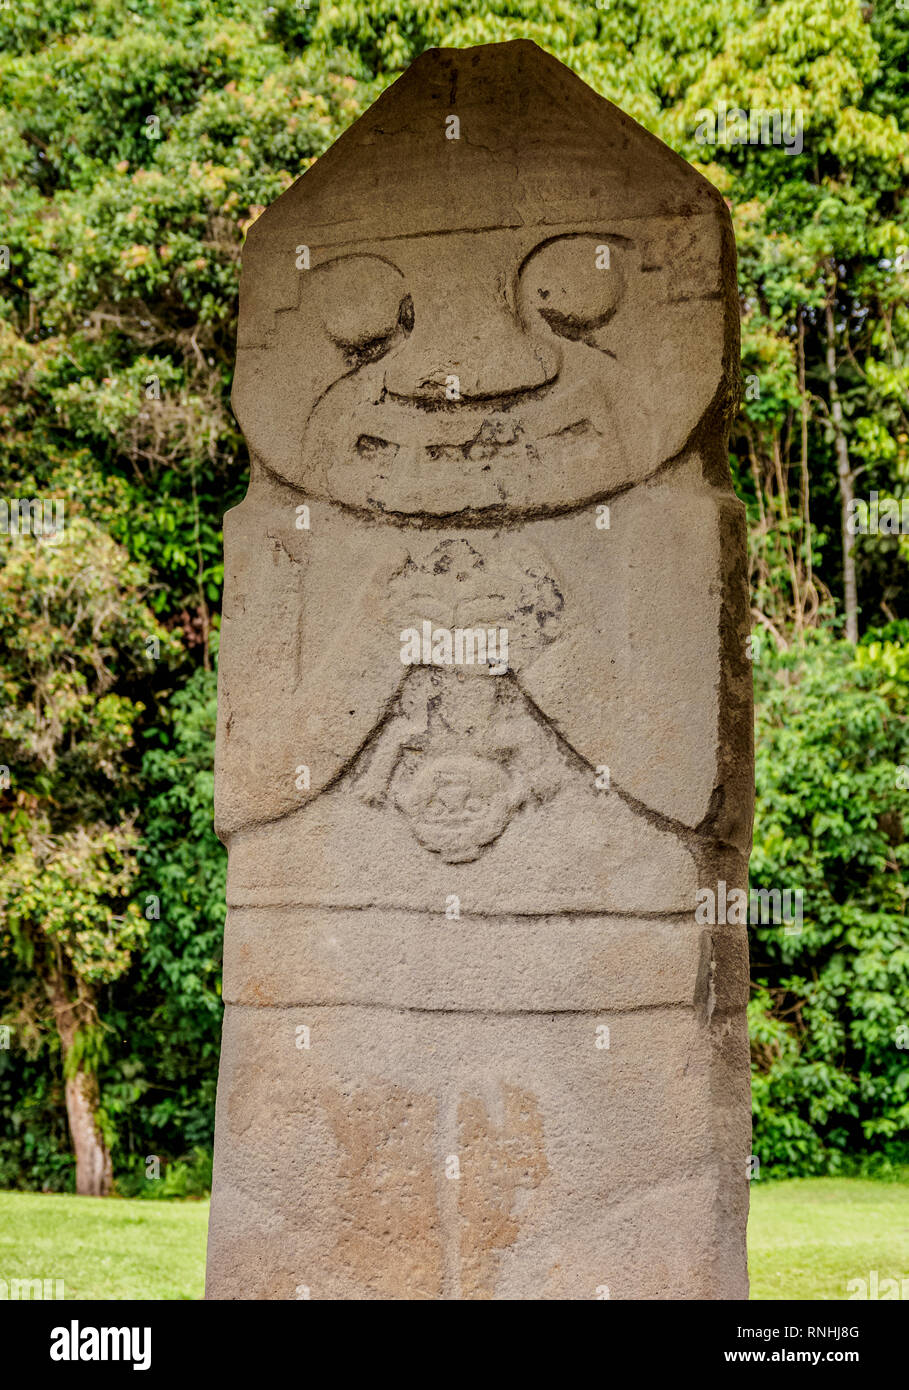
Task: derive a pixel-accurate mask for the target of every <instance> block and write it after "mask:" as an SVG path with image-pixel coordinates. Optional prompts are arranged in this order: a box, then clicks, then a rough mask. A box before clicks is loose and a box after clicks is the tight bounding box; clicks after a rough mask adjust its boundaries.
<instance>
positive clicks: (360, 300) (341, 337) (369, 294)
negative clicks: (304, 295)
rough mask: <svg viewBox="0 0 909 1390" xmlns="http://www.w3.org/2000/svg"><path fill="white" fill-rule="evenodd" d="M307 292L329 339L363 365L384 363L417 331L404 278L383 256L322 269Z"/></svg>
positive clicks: (348, 259) (331, 263) (313, 276)
mask: <svg viewBox="0 0 909 1390" xmlns="http://www.w3.org/2000/svg"><path fill="white" fill-rule="evenodd" d="M307 292H308V294H309V296H310V297H311V298H310V302H311V303H312V304H313V305H314V307H315V309H316V312H317V313H318V315H319V317H320V318H321V320H322V322H323V324H324V325H325V329H326V332H327V333H328V336H329V337H330V338H332V339H333V340H334V342H336V343H337V344H338V346H339V347H340V348H341V349H342V350H343V351H344V352H345V353H346V354H347V355H348V356H349V357H352V358H354V359H356V360H357V361H360V362H367V361H372V360H373V359H374V358H376V357H381V356H382V355H383V353H385V352H387V351H388V349H389V347H390V346H391V343H392V341H393V339H394V338H395V337H396V336H397V335H398V334H399V333H409V332H410V330H411V328H412V327H413V304H412V302H411V298H410V295H409V294H407V293H406V291H405V288H404V277H403V275H402V274H401V272H400V270H398V268H397V267H396V266H393V265H390V264H389V262H388V261H383V260H381V259H380V258H379V257H378V256H344V257H342V258H341V259H339V260H336V261H328V262H326V263H325V264H324V265H321V266H317V267H316V269H315V270H313V271H311V272H310V275H309V280H308V283H307Z"/></svg>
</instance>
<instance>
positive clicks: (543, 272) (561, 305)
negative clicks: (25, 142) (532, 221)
mask: <svg viewBox="0 0 909 1390" xmlns="http://www.w3.org/2000/svg"><path fill="white" fill-rule="evenodd" d="M623 251H624V246H623V244H619V243H616V242H615V241H613V242H612V243H610V241H609V239H608V238H607V237H605V236H603V237H595V236H587V235H583V234H582V235H576V236H563V237H557V238H555V240H553V241H547V242H545V243H544V244H543V245H542V246H540V247H538V248H537V250H536V251H533V252H532V253H531V254H530V256H529V257H528V258H527V260H526V261H525V262H524V265H523V267H522V268H521V279H520V288H519V295H520V304H521V310H522V313H523V314H524V317H525V321H527V322H529V321H530V319H531V318H532V316H534V315H539V316H540V318H542V319H544V320H545V322H546V323H547V324H548V325H549V327H550V328H551V329H552V331H553V333H558V334H559V336H560V337H562V338H569V339H572V340H574V341H579V340H583V341H589V340H590V338H591V336H592V335H593V334H595V333H596V332H597V331H598V330H599V329H600V328H603V327H605V325H606V324H607V323H608V322H609V320H610V319H611V318H612V316H613V314H614V313H615V311H616V307H617V305H618V303H619V300H620V298H621V295H622V287H623V277H622V270H621V260H622V256H623ZM592 346H599V344H596V343H594V344H592Z"/></svg>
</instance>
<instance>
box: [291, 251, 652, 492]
mask: <svg viewBox="0 0 909 1390" xmlns="http://www.w3.org/2000/svg"><path fill="white" fill-rule="evenodd" d="M459 240H461V241H467V242H469V241H470V240H471V239H470V238H462V239H459V238H455V241H456V242H457V241H459ZM472 240H473V242H476V241H477V238H473V239H472ZM494 240H495V242H496V248H495V254H490V247H489V245H488V243H487V244H486V245H485V246H484V248H483V250H482V252H481V253H479V254H477V253H478V250H479V248H477V247H471V246H469V245H466V246H461V247H457V246H453V245H452V243H451V239H450V238H446V239H443V238H428V239H426V241H425V242H423V243H422V244H420V245H419V246H418V245H415V244H414V243H410V242H406V241H402V242H400V243H399V244H398V246H397V247H395V248H394V255H395V261H394V263H393V264H392V262H391V261H390V260H388V259H384V258H380V257H378V256H368V255H353V256H348V257H344V258H341V259H336V260H333V261H330V262H328V263H327V264H325V265H323V266H320V267H318V268H317V269H315V270H314V271H313V272H312V275H311V280H310V281H309V283H308V286H307V287H306V288H308V290H309V294H310V308H311V311H312V312H313V314H314V316H318V319H319V327H320V328H321V329H322V330H324V332H325V333H326V334H327V336H328V337H329V339H330V340H331V343H332V346H333V347H334V349H335V350H336V351H338V352H340V353H342V354H343V355H344V357H345V359H346V362H345V367H346V370H345V371H344V374H343V375H340V376H339V377H338V379H337V380H336V381H335V382H334V383H333V384H332V385H331V386H329V387H328V388H327V390H326V391H325V392H324V394H323V395H322V396H321V397H320V399H319V401H318V403H317V405H316V406H315V408H314V410H313V412H312V414H311V416H310V418H309V421H308V423H307V427H306V431H305V434H304V439H303V454H304V456H305V457H312V458H318V459H319V460H320V482H321V487H322V488H323V489H324V491H325V493H326V495H327V496H330V497H331V498H333V499H334V500H336V501H339V502H344V503H347V504H349V505H353V506H356V505H361V506H362V505H363V504H364V503H365V504H366V505H367V506H369V507H372V508H374V509H376V510H380V511H387V512H398V513H404V514H408V513H417V512H423V511H427V510H428V511H432V512H444V511H446V510H460V509H461V508H466V509H470V510H475V511H485V510H487V509H489V508H500V507H502V506H503V504H506V503H509V502H510V503H511V504H512V505H532V503H533V501H534V499H535V492H536V490H537V489H538V486H539V480H540V479H541V478H543V477H546V476H548V477H550V478H552V477H553V476H558V473H559V471H560V470H565V469H567V471H568V473H569V474H570V475H571V476H572V477H573V478H574V479H575V480H576V483H578V482H581V480H582V479H584V478H586V480H587V481H586V483H583V484H582V485H583V486H586V487H587V488H589V490H591V491H595V490H596V486H597V469H598V461H599V458H600V454H601V451H602V448H603V442H604V440H605V439H606V438H608V436H609V434H610V432H613V433H614V430H615V425H614V423H611V422H610V405H611V396H612V393H613V392H614V390H615V372H614V371H610V367H611V365H612V361H613V360H614V359H613V358H612V357H611V355H610V349H609V347H608V340H609V325H610V323H611V321H612V319H613V317H614V316H615V314H616V312H617V310H618V309H619V305H620V302H621V299H622V281H623V271H622V267H621V262H622V260H623V259H624V258H626V257H627V258H628V259H630V258H631V256H632V254H633V253H632V250H631V248H630V246H628V245H627V244H625V243H623V244H622V247H621V250H620V249H619V245H618V243H616V242H615V240H613V244H612V246H611V247H610V248H609V250H608V256H609V261H610V264H609V267H608V268H606V267H605V266H604V267H603V268H602V269H597V258H598V250H597V248H598V247H599V246H602V247H605V246H606V245H607V243H606V242H605V241H604V240H603V239H602V238H598V237H597V236H595V235H589V236H585V235H581V234H578V235H572V236H561V237H555V238H552V239H549V240H546V241H544V242H543V243H542V244H540V245H539V246H537V247H536V248H534V249H533V250H532V251H531V252H530V254H529V255H527V256H522V254H521V253H522V251H523V246H522V245H521V242H520V240H519V239H518V238H517V237H515V236H513V235H510V234H506V235H499V236H498V237H496V238H494ZM606 256H607V252H606V251H605V250H601V251H600V252H599V257H600V259H601V260H602V261H605V259H606ZM317 331H318V330H317ZM612 405H614V402H612Z"/></svg>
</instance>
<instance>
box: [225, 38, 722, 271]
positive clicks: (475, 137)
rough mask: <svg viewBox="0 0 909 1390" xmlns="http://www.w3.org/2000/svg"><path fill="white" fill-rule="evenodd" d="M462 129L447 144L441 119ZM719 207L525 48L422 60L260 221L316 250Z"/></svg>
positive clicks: (537, 52)
mask: <svg viewBox="0 0 909 1390" xmlns="http://www.w3.org/2000/svg"><path fill="white" fill-rule="evenodd" d="M451 116H454V117H456V118H457V120H458V122H459V132H458V138H456V139H455V138H451V137H450V135H449V133H448V132H449V130H450V128H451V127H450V122H449V120H448V118H449V117H451ZM719 209H723V211H724V212H725V209H724V208H723V203H722V198H721V196H720V194H719V193H718V191H717V190H716V189H715V188H714V187H713V186H712V185H711V184H710V183H709V182H708V181H707V180H706V179H705V178H704V177H703V176H702V175H700V174H699V173H697V171H696V170H694V169H692V168H691V166H690V165H688V164H686V162H685V161H684V160H683V159H682V158H681V157H680V156H679V155H677V154H676V153H675V152H674V151H673V150H671V149H669V147H668V146H667V145H664V144H663V142H662V141H661V140H658V139H657V138H656V136H654V135H651V134H650V132H649V131H647V130H645V129H644V127H643V126H641V125H638V123H637V122H636V121H633V120H632V119H631V117H629V116H626V115H625V114H624V112H622V111H620V110H619V108H618V107H617V106H614V105H613V104H612V102H610V101H606V100H605V99H604V98H603V97H601V96H598V95H597V93H596V92H594V91H593V89H592V88H591V87H589V86H588V85H587V84H586V83H585V82H583V81H582V80H581V78H579V77H578V76H576V74H575V73H573V72H572V71H571V69H570V68H568V67H566V66H565V65H564V63H561V62H559V61H558V59H556V58H553V57H552V56H551V55H550V54H548V53H545V52H544V51H543V49H541V48H539V47H538V45H537V44H535V43H532V42H530V41H529V40H525V39H518V40H514V41H511V42H509V43H493V44H483V45H481V46H479V47H476V48H465V49H456V48H434V49H430V50H428V51H427V52H425V53H423V54H421V55H420V57H419V58H417V59H416V60H415V61H414V62H413V63H412V64H411V66H410V67H409V68H408V69H407V71H406V72H405V73H404V74H403V75H402V76H401V77H399V78H398V80H397V81H396V82H395V83H393V84H392V86H391V87H389V88H388V89H387V90H386V91H385V92H384V93H383V94H382V96H380V97H379V99H378V100H377V101H376V102H375V104H374V105H373V106H371V107H370V109H369V110H368V111H367V112H366V113H365V114H364V115H363V116H361V117H360V119H359V120H358V121H356V122H355V123H354V125H352V126H351V127H350V129H349V130H347V131H346V132H345V133H344V134H343V135H342V136H341V137H340V139H339V140H337V141H336V142H335V144H334V145H332V146H331V148H330V149H329V150H328V151H327V152H326V153H325V154H323V155H322V156H321V158H320V159H319V160H318V162H317V163H316V164H314V165H313V166H312V167H311V168H310V169H308V170H307V172H306V173H305V174H303V175H302V177H301V178H299V179H298V180H297V181H296V183H294V184H293V185H292V187H290V188H289V189H288V190H287V192H286V193H284V194H283V195H282V196H281V197H280V198H278V199H277V201H276V202H275V203H273V204H272V205H271V207H269V208H268V210H267V211H266V212H265V213H264V214H263V215H262V217H260V218H259V220H258V222H257V223H256V224H255V226H254V227H253V228H252V229H251V232H250V240H251V242H252V243H253V244H254V245H255V244H258V243H260V242H272V241H273V240H277V241H282V242H283V241H287V240H289V239H290V238H291V237H295V236H299V237H301V238H302V237H303V236H304V233H305V236H306V237H307V238H309V239H310V240H311V241H315V242H318V243H319V244H321V245H327V244H340V243H344V242H350V241H360V240H369V241H375V240H378V239H384V238H394V237H399V236H413V235H418V234H420V233H429V234H432V233H438V232H442V231H446V232H447V231H458V230H478V229H481V228H486V227H490V228H492V227H510V226H522V225H530V224H534V225H546V224H547V223H552V224H564V223H565V222H566V221H571V220H573V219H574V218H581V219H583V220H584V221H590V220H591V219H593V220H595V219H597V218H608V219H609V220H610V221H613V222H615V221H617V220H624V219H636V218H650V217H664V216H669V217H675V216H690V215H693V214H698V213H711V212H714V213H715V212H717V211H718V210H719Z"/></svg>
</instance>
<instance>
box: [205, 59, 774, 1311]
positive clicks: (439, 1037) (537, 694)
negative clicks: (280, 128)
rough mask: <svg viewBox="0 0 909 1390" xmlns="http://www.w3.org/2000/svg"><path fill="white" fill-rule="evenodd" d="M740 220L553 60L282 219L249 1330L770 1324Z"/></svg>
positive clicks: (251, 703) (222, 1182)
mask: <svg viewBox="0 0 909 1390" xmlns="http://www.w3.org/2000/svg"><path fill="white" fill-rule="evenodd" d="M737 349H738V305H737V294H736V281H735V252H734V246H733V241H732V232H731V226H730V219H729V216H728V213H727V210H726V208H725V205H724V203H723V200H722V198H721V197H720V196H719V194H718V193H717V192H716V190H715V189H714V188H713V187H712V186H711V185H710V184H708V183H707V182H706V181H705V180H704V179H703V178H702V177H701V176H700V175H699V174H697V173H696V172H695V171H694V170H693V169H691V168H690V167H689V166H688V165H687V164H686V163H685V162H684V161H683V160H682V159H681V158H679V157H678V156H677V155H675V154H674V153H673V152H672V151H670V150H669V149H668V148H666V147H665V146H664V145H663V144H661V143H660V141H658V140H657V139H655V138H654V137H653V136H651V135H649V134H648V133H647V132H646V131H645V130H643V129H642V128H641V127H640V126H638V125H636V124H635V123H634V122H633V121H631V120H630V119H629V118H628V117H627V116H625V115H623V114H622V112H621V111H619V110H618V109H617V108H616V107H614V106H612V105H611V104H610V103H609V102H607V101H604V100H603V99H602V98H600V97H599V96H597V95H596V94H595V93H594V92H592V91H591V90H590V89H589V88H588V87H587V86H586V85H585V84H584V83H583V82H581V81H580V80H579V79H578V78H577V77H575V76H574V75H573V74H572V73H571V72H570V71H569V70H568V69H567V68H565V67H564V66H562V65H561V64H560V63H559V62H557V61H556V60H555V59H554V58H551V57H549V56H548V55H547V54H545V53H543V52H542V51H541V50H540V49H539V48H537V47H536V46H535V45H534V44H532V43H527V42H516V43H506V44H493V45H489V46H484V47H481V48H475V49H466V50H434V51H432V52H428V53H425V54H423V55H422V57H420V58H419V59H417V61H416V62H415V63H414V64H413V65H412V67H411V68H410V69H409V70H408V71H407V72H406V73H405V74H404V76H403V77H401V78H400V80H399V81H398V82H396V83H395V84H394V86H392V87H391V88H390V89H389V90H388V91H386V92H385V94H384V95H383V96H382V97H380V98H379V100H378V101H377V102H376V103H375V105H374V106H373V107H372V108H371V109H370V110H369V111H367V113H366V114H365V115H364V116H363V117H362V119H361V120H359V121H358V122H357V123H356V124H355V125H354V126H353V127H352V128H351V129H350V130H349V131H347V133H346V134H345V135H343V136H342V137H341V139H340V140H339V141H338V142H337V143H336V144H335V145H334V146H332V148H331V149H330V150H329V151H328V152H327V153H326V154H325V155H323V156H322V158H321V159H320V160H318V161H317V163H316V164H315V165H314V166H313V167H312V168H311V169H309V170H308V171H307V172H306V173H305V174H304V175H303V177H302V178H301V179H299V180H298V181H297V182H296V183H295V184H294V185H293V187H292V188H290V189H289V190H288V191H287V192H286V193H285V194H283V195H282V197H280V198H279V199H278V200H277V202H275V203H274V204H273V205H272V206H271V207H270V208H269V209H267V211H266V212H265V213H264V214H263V215H262V216H261V217H260V218H259V220H258V221H257V222H256V223H255V225H254V226H253V227H252V228H251V230H250V233H249V236H248V239H247V243H246V247H245V250H244V255H243V276H242V283H241V307H240V326H239V333H238V356H237V372H236V380H235V385H234V396H233V400H234V407H235V410H236V412H237V416H238V418H239V420H240V423H241V425H242V427H243V430H244V433H245V435H246V438H247V440H248V443H249V448H250V454H251V459H252V469H251V478H250V486H249V491H248V493H247V496H246V497H245V499H244V501H243V502H242V503H241V504H240V506H239V507H237V508H235V509H234V510H233V511H232V512H230V513H228V515H227V517H226V518H225V553H226V566H225V575H226V578H225V597H224V616H223V626H222V640H221V658H220V685H219V723H218V741H217V751H216V816H217V826H218V831H219V834H220V835H221V837H222V838H223V839H224V841H225V842H226V844H227V845H228V848H229V873H228V893H227V897H228V917H227V925H226V934H225V960H224V1000H225V1004H226V1014H225V1022H224V1037H223V1047H222V1059H221V1073H220V1080H219V1091H218V1112H217V1132H216V1144H215V1150H216V1152H215V1178H214V1191H213V1198H212V1214H211V1226H210V1236H209V1260H208V1296H209V1297H211V1298H237V1299H295V1298H323V1299H364V1298H407V1299H492V1298H496V1299H549V1298H555V1299H568V1298H571V1299H574V1298H606V1297H609V1298H617V1299H661V1298H665V1299H702V1298H744V1297H746V1296H747V1276H746V1268H745V1221H746V1214H747V1205H748V1183H747V1178H748V1169H747V1164H748V1153H749V1142H750V1106H749V1062H748V1046H747V1034H746V1029H745V1020H744V1006H745V1001H746V995H747V986H748V968H747V943H746V935H745V928H744V927H743V926H740V925H733V924H730V923H729V922H727V921H725V920H724V921H722V922H719V923H716V924H714V925H708V926H704V925H701V924H699V923H698V922H697V921H696V920H695V899H696V894H697V893H698V890H699V889H700V888H702V887H703V886H704V885H708V886H709V885H711V884H712V885H714V886H715V885H716V884H717V883H719V882H720V881H722V882H723V883H725V884H728V885H735V886H738V887H742V886H743V885H744V884H745V881H746V876H747V856H748V852H749V848H750V835H751V814H752V748H751V739H752V733H751V672H750V665H749V661H748V654H747V650H746V641H747V636H748V632H749V608H748V598H747V591H746V580H745V540H744V517H743V508H742V506H741V504H740V503H739V502H738V501H737V500H736V498H735V497H734V495H733V492H732V489H731V483H730V474H729V465H728V456H727V449H726V437H727V431H728V424H729V419H730V416H731V414H732V412H733V410H734V408H735V404H736V385H735V383H736V380H737Z"/></svg>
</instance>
